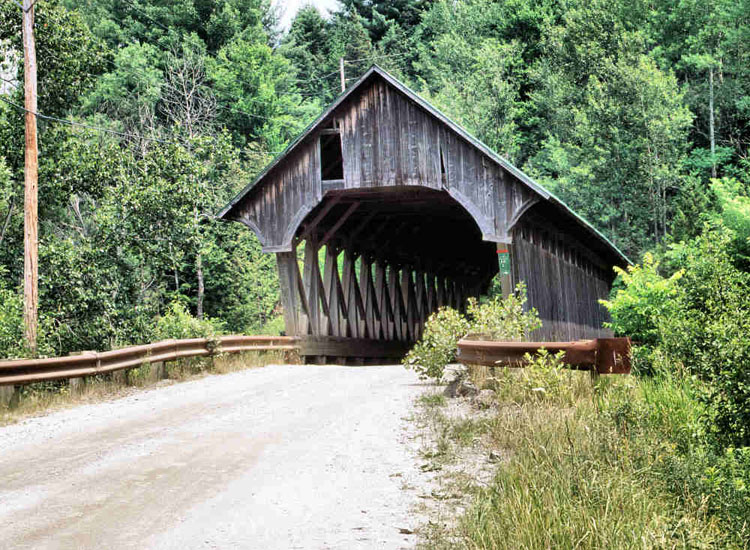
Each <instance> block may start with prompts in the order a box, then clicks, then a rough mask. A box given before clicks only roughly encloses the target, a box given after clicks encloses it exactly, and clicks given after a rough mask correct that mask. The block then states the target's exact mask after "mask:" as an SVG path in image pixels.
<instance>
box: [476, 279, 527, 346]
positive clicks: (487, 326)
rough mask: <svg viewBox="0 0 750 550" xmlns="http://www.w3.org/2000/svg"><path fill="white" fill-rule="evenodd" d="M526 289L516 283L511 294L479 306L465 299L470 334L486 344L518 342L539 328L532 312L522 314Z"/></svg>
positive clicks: (478, 303)
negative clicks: (481, 339) (478, 335)
mask: <svg viewBox="0 0 750 550" xmlns="http://www.w3.org/2000/svg"><path fill="white" fill-rule="evenodd" d="M526 302H527V297H526V285H525V284H524V283H519V284H518V285H517V286H516V290H515V292H513V293H511V294H509V295H508V297H506V298H503V297H502V296H495V297H493V298H490V299H489V300H487V301H486V302H483V303H480V302H477V300H476V299H474V298H470V299H469V306H468V308H467V313H468V316H469V322H470V330H471V332H472V333H477V334H481V335H482V338H486V339H489V340H520V339H521V338H524V337H525V336H527V335H528V334H529V333H530V332H531V331H532V330H536V329H538V328H540V327H541V326H542V322H541V321H540V320H539V316H538V315H537V312H536V309H531V310H530V311H524V306H525V305H526Z"/></svg>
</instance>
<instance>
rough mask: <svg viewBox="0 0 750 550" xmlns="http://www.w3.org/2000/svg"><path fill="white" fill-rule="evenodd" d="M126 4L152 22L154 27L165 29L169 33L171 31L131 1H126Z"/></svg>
mask: <svg viewBox="0 0 750 550" xmlns="http://www.w3.org/2000/svg"><path fill="white" fill-rule="evenodd" d="M125 2H127V3H128V4H129V5H130V7H131V8H133V9H134V10H135V11H137V12H138V13H140V14H141V15H142V16H143V17H145V18H146V19H148V20H149V21H151V22H152V23H153V24H154V25H157V26H159V27H161V28H162V29H164V30H165V31H167V32H169V29H168V28H167V27H166V26H165V25H162V24H161V23H159V22H158V21H156V20H155V19H153V18H152V17H150V16H149V15H148V14H147V13H146V12H145V11H143V10H142V9H140V8H139V7H138V6H136V5H135V4H134V3H133V2H132V1H131V0H125Z"/></svg>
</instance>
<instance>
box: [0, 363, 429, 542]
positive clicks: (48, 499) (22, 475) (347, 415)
mask: <svg viewBox="0 0 750 550" xmlns="http://www.w3.org/2000/svg"><path fill="white" fill-rule="evenodd" d="M421 391H423V386H421V385H420V384H419V383H418V381H417V378H416V376H414V375H413V374H412V373H410V372H408V371H405V370H404V369H403V368H400V367H361V368H351V367H333V366H325V367H321V366H286V365H285V366H270V367H265V368H261V369H254V370H247V371H242V372H237V373H233V374H228V375H224V376H210V377H207V378H203V379H200V380H195V381H192V382H187V383H182V384H173V385H170V386H167V387H161V388H156V389H152V390H148V391H143V392H138V393H137V394H135V395H131V396H129V397H126V398H123V399H118V400H115V401H110V402H106V403H101V404H96V405H86V406H80V407H76V408H73V409H69V410H65V411H61V412H57V413H54V414H50V415H48V416H44V417H40V418H34V419H30V420H26V421H24V422H22V423H20V424H16V425H13V426H8V427H5V428H0V548H13V549H21V548H34V549H48V548H49V549H54V548H65V549H79V548H97V549H101V548H107V549H110V548H111V549H124V548H138V549H142V548H157V549H162V548H164V549H190V548H221V549H233V548H243V549H266V548H269V549H275V548H279V549H282V548H283V549H289V548H310V549H322V548H342V549H343V548H347V549H348V548H388V549H392V548H410V547H412V546H413V545H414V543H415V540H414V538H415V537H414V535H409V534H403V533H401V532H400V529H413V528H414V527H416V525H414V523H415V520H413V519H410V514H409V511H410V508H411V507H412V506H413V504H414V502H415V499H416V498H417V495H416V492H415V491H414V490H405V487H408V486H409V485H414V483H413V482H414V480H415V479H416V478H418V477H419V475H420V474H419V473H418V469H417V468H416V465H415V457H414V454H413V453H414V450H415V442H413V441H410V433H409V430H410V428H408V426H409V423H408V422H406V421H405V417H406V416H408V415H409V414H410V412H411V410H412V404H413V401H414V398H415V397H416V396H417V395H418V394H419V393H420V392H421Z"/></svg>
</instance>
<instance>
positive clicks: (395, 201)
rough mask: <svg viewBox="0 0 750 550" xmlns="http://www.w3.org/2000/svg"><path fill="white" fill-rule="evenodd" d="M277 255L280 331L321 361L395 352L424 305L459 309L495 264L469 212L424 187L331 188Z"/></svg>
mask: <svg viewBox="0 0 750 550" xmlns="http://www.w3.org/2000/svg"><path fill="white" fill-rule="evenodd" d="M277 258H278V262H279V273H280V276H281V284H282V299H283V300H284V304H283V306H284V315H285V323H286V326H287V330H288V332H289V333H290V334H297V335H299V336H301V337H302V338H303V343H302V346H301V353H302V355H303V358H305V360H306V361H307V362H321V363H323V362H329V363H330V362H337V361H338V362H342V363H349V362H352V361H354V362H380V363H382V362H386V361H390V362H392V361H394V360H397V359H399V358H401V357H402V356H403V355H404V354H405V353H406V351H407V350H408V348H409V347H410V346H411V345H412V344H413V343H414V342H415V341H416V340H417V339H418V338H419V337H420V336H421V334H422V331H423V329H424V324H425V321H426V320H427V318H428V317H429V315H430V314H431V313H432V312H434V311H436V310H437V309H438V308H439V307H442V306H451V307H453V308H455V309H458V310H463V309H465V306H466V302H467V300H468V298H469V297H472V296H479V295H481V294H484V293H486V292H487V289H488V288H489V285H490V283H491V281H492V278H493V277H494V276H495V274H496V273H497V271H498V262H497V254H496V245H495V243H492V242H486V241H483V240H482V233H481V231H480V229H479V227H478V226H477V224H476V222H475V221H474V219H473V218H472V216H471V215H470V214H469V213H468V212H467V211H466V210H465V209H464V208H463V206H461V205H460V204H459V203H458V202H457V201H456V200H455V199H453V198H452V197H451V196H450V195H449V194H448V193H447V192H446V191H437V190H433V189H428V188H424V187H384V188H380V189H356V190H337V191H330V192H328V193H327V194H326V195H325V196H324V198H323V200H322V201H321V202H320V203H319V204H318V205H317V207H316V208H314V209H313V210H312V211H311V212H310V213H309V214H308V215H307V216H306V217H305V219H304V220H303V221H302V222H301V223H300V225H299V226H298V228H297V230H296V233H295V236H294V239H293V241H292V250H291V252H284V253H278V254H277Z"/></svg>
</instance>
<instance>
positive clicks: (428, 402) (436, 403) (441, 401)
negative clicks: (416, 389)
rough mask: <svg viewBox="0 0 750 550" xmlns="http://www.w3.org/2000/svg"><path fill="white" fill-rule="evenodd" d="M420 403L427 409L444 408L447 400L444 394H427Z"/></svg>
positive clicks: (421, 397) (420, 399) (421, 398)
mask: <svg viewBox="0 0 750 550" xmlns="http://www.w3.org/2000/svg"><path fill="white" fill-rule="evenodd" d="M419 403H420V404H422V405H424V406H426V407H442V406H444V405H445V404H446V403H447V400H446V398H445V396H444V395H443V394H442V393H427V394H425V395H422V396H420V398H419Z"/></svg>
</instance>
